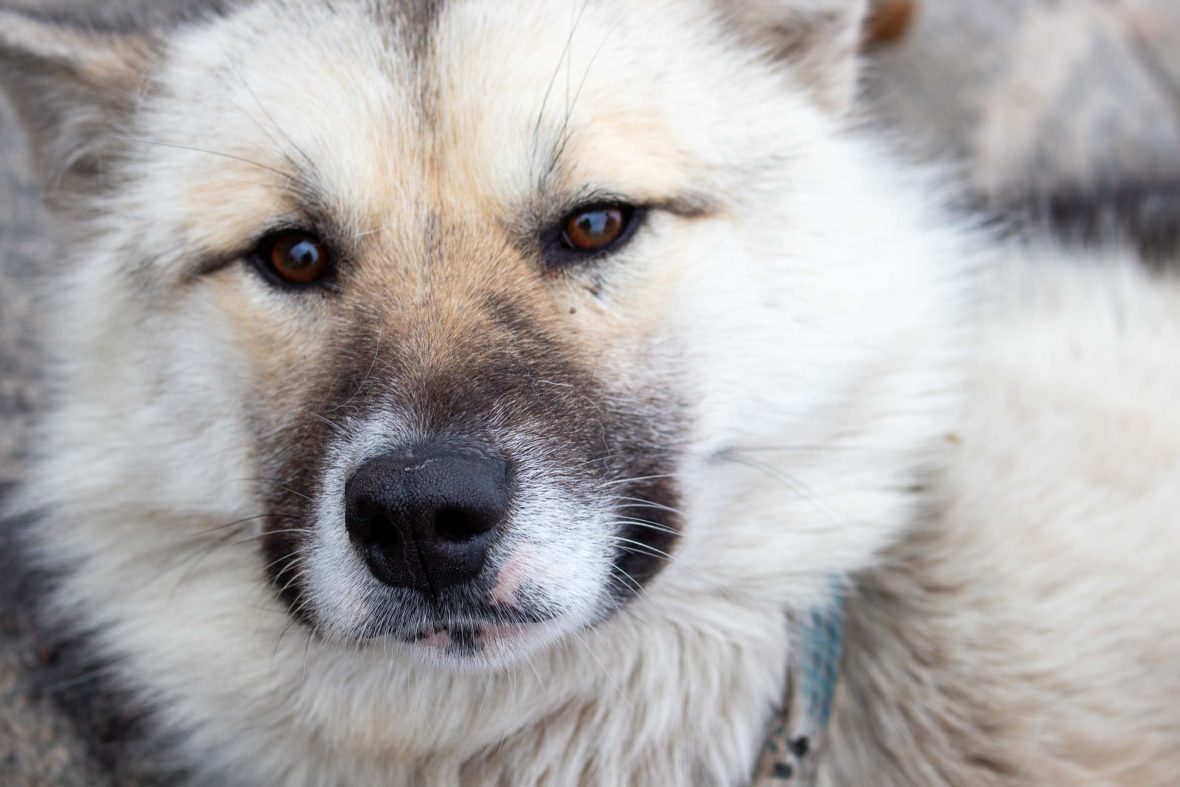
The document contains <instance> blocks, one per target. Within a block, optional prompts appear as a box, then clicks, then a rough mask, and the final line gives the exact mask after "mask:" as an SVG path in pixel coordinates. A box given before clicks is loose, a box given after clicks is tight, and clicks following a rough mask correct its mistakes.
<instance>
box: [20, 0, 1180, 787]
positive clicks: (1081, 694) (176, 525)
mask: <svg viewBox="0 0 1180 787" xmlns="http://www.w3.org/2000/svg"><path fill="white" fill-rule="evenodd" d="M862 6H863V3H861V2H857V0H724V2H723V1H722V0H676V1H675V2H673V1H672V0H586V1H585V2H543V3H542V2H524V0H257V1H256V2H253V3H250V4H246V5H242V6H226V7H223V8H210V9H209V10H208V11H207V12H206V13H204V14H202V15H200V16H199V17H196V18H193V19H192V20H191V21H190V22H189V23H187V24H186V25H184V26H183V27H182V28H181V29H179V30H177V31H175V32H172V33H169V34H167V35H164V34H157V33H152V32H143V31H136V30H134V29H122V28H118V27H114V26H108V27H105V28H104V27H101V26H92V27H86V28H81V27H76V26H70V25H66V24H62V23H60V22H56V21H54V20H51V19H47V18H45V17H37V16H36V15H30V14H24V13H17V12H5V13H3V14H2V15H0V68H2V71H0V80H2V81H3V83H4V85H5V87H6V90H7V92H8V94H9V96H10V97H11V99H12V102H13V104H14V106H15V107H16V108H17V111H18V114H19V115H20V117H21V118H22V120H23V122H24V125H25V127H26V128H27V130H28V135H29V139H30V143H31V150H32V155H33V157H34V160H35V162H36V165H37V169H38V172H39V173H40V176H41V178H42V182H43V183H44V184H45V189H46V192H47V195H48V198H49V199H50V201H51V202H52V204H53V205H54V207H55V210H56V215H57V216H58V217H60V218H59V220H60V222H61V224H62V226H63V228H64V229H63V231H65V232H68V233H69V234H70V235H71V237H72V238H73V249H74V253H73V254H72V257H71V260H72V261H71V263H70V264H68V265H63V266H62V269H61V270H60V272H59V273H57V274H56V275H55V276H54V277H53V281H52V289H53V293H52V295H51V299H52V300H51V304H52V312H51V313H52V315H53V319H52V321H51V322H52V328H51V336H50V337H48V339H47V343H48V346H49V347H50V349H51V354H52V357H53V359H54V360H53V363H52V368H51V370H50V372H49V373H50V376H51V380H52V381H53V392H54V393H53V397H52V402H51V403H50V405H49V408H48V413H47V415H46V416H45V418H44V419H43V422H42V424H41V427H40V431H39V432H38V437H37V440H36V451H35V454H36V455H35V457H34V459H33V461H32V466H31V468H30V470H29V473H28V478H27V480H26V481H25V482H24V483H23V485H22V488H21V490H20V492H19V493H18V499H17V503H16V506H15V507H14V510H19V511H20V512H23V515H24V516H25V517H26V518H31V519H32V524H31V525H30V527H29V528H28V530H27V533H26V534H25V535H26V537H27V541H28V548H29V549H28V551H29V555H30V559H31V560H33V561H35V562H36V563H37V564H38V565H39V566H40V567H42V568H43V569H44V571H45V572H46V573H47V574H48V575H49V576H51V577H52V588H51V591H50V593H49V595H48V598H47V599H46V601H45V611H44V614H45V620H46V621H47V622H46V624H45V625H46V626H51V627H54V628H56V629H59V630H61V631H67V632H70V633H71V636H76V637H78V638H81V639H83V640H84V641H85V642H86V643H87V644H86V647H87V648H88V649H89V650H90V652H91V653H92V655H93V656H94V657H95V658H96V659H99V660H101V662H102V663H103V665H104V667H103V670H102V674H103V676H104V679H105V680H106V681H108V682H109V683H110V684H111V685H112V686H114V687H116V688H117V689H118V690H119V692H121V694H122V696H123V697H124V698H125V702H126V704H127V708H128V710H129V712H131V713H133V714H135V715H137V716H141V717H142V718H143V720H144V723H143V725H142V735H143V743H142V748H141V750H140V751H141V752H151V753H152V754H153V756H154V757H155V759H156V760H157V765H159V767H160V768H161V772H162V773H163V772H167V773H169V774H171V776H169V777H168V779H170V780H172V781H183V782H185V783H190V784H241V785H377V784H381V785H448V784H461V785H473V786H477V787H478V786H482V785H486V786H488V787H491V786H493V785H507V784H512V785H574V784H583V785H657V784H663V785H727V786H728V785H732V786H734V787H738V786H740V785H747V784H750V782H751V780H752V779H753V778H755V776H756V769H757V768H758V767H759V763H760V761H763V760H764V758H765V756H766V752H765V751H764V749H765V748H766V743H765V742H766V740H767V737H768V734H769V732H770V731H771V730H772V729H773V728H774V726H775V720H776V719H777V718H779V714H780V712H781V709H782V707H783V704H784V697H787V698H788V699H787V700H786V703H787V705H790V703H791V702H792V701H794V700H792V699H791V697H792V696H793V697H795V699H797V698H798V696H799V695H798V693H797V692H795V693H793V692H792V691H791V690H789V687H790V686H792V685H793V683H794V682H798V681H802V682H801V683H799V685H800V686H804V687H806V686H807V685H808V680H809V673H808V671H807V666H806V664H805V660H804V659H802V658H801V657H800V653H801V652H802V651H801V648H802V645H801V644H800V643H801V642H802V639H801V638H800V636H799V632H800V630H801V623H800V622H801V621H803V622H805V621H807V620H809V619H812V618H811V617H809V616H813V615H814V614H817V612H816V611H823V610H828V611H829V612H830V611H831V610H833V609H835V610H837V613H836V614H835V615H834V616H833V615H832V614H828V613H824V615H823V616H821V618H822V619H825V620H828V621H829V622H830V621H832V620H835V621H836V629H837V632H838V633H837V635H836V637H837V639H838V640H839V645H838V652H836V653H835V654H833V652H832V650H833V649H832V648H828V649H827V653H826V656H825V657H826V658H827V659H828V660H829V661H833V659H834V660H835V661H834V662H833V663H838V673H836V674H835V677H834V678H833V680H834V684H833V683H832V682H830V681H829V682H827V683H826V684H825V685H822V686H821V687H820V688H821V693H822V694H826V695H830V697H827V698H826V699H824V700H823V701H822V702H821V703H820V707H819V710H818V714H817V715H818V716H819V717H820V719H819V725H820V727H822V729H819V728H817V729H816V730H815V732H816V733H817V734H819V733H822V734H823V746H822V747H818V746H815V747H812V746H809V744H808V741H807V740H806V739H800V738H795V739H793V740H791V741H790V748H792V749H793V751H792V755H791V756H792V757H793V758H794V760H792V762H785V761H781V758H779V759H777V760H776V758H775V757H772V758H771V760H772V761H773V762H772V767H771V769H770V773H769V775H768V776H766V778H767V779H770V780H771V781H770V782H765V783H772V782H773V783H783V782H787V783H790V782H791V781H792V779H794V778H798V777H799V772H793V771H792V768H791V766H792V764H793V765H795V766H798V765H799V761H801V760H806V761H808V762H810V763H811V764H810V765H808V766H807V768H809V769H810V771H811V772H812V773H813V774H814V777H815V778H816V779H817V780H818V781H817V783H819V784H823V785H867V784H874V785H980V786H982V785H1047V784H1055V785H1056V784H1059V785H1083V784H1094V785H1098V784H1125V785H1164V784H1171V783H1173V782H1174V780H1175V773H1176V772H1177V771H1178V769H1180V754H1178V753H1177V752H1178V751H1180V748H1178V747H1177V746H1176V743H1177V740H1178V739H1180V710H1178V709H1177V708H1178V707H1180V703H1177V701H1176V700H1177V699H1180V670H1178V669H1177V667H1176V665H1177V664H1178V663H1180V616H1178V615H1177V614H1176V610H1177V609H1180V575H1178V574H1177V572H1176V566H1177V565H1178V562H1177V561H1180V524H1178V523H1177V522H1176V521H1175V518H1176V512H1177V511H1180V483H1178V481H1180V419H1178V418H1177V416H1176V415H1175V402H1176V401H1177V395H1180V364H1178V363H1177V362H1176V357H1175V348H1176V347H1177V346H1178V345H1180V308H1178V307H1180V287H1178V285H1177V283H1176V281H1175V280H1174V278H1171V277H1169V276H1168V275H1166V274H1153V273H1150V272H1149V271H1148V270H1147V269H1146V267H1145V266H1142V265H1140V264H1139V262H1138V260H1137V259H1136V258H1135V255H1134V254H1133V253H1131V252H1130V251H1127V250H1125V249H1121V248H1119V247H1117V246H1107V247H1103V246H1100V245H1098V246H1094V247H1092V248H1091V249H1090V250H1088V251H1066V250H1064V249H1063V248H1061V247H1059V246H1057V245H1055V244H1053V243H1052V242H1051V241H1047V240H1045V241H1022V240H1012V239H1009V240H1001V239H997V238H994V237H992V236H991V235H989V234H988V233H987V232H985V231H983V230H980V229H979V228H977V227H975V226H974V225H973V222H972V221H971V220H970V219H969V218H966V217H963V216H961V215H957V214H956V213H955V212H954V211H952V210H950V209H949V208H948V207H947V205H948V200H947V199H946V198H944V196H942V195H944V194H945V193H946V192H945V191H944V188H943V185H942V184H941V182H940V176H939V175H938V174H937V173H931V172H928V171H926V170H924V169H922V168H920V167H916V166H914V165H912V164H907V163H905V162H903V161H900V160H898V159H897V158H895V157H894V156H893V155H892V154H891V153H890V152H889V151H888V147H887V144H886V143H885V142H883V141H881V140H880V139H877V138H875V137H874V136H873V135H872V134H871V133H866V132H865V131H863V130H858V128H857V123H856V122H855V108H854V107H853V96H854V92H855V90H854V88H855V82H856V74H857V57H856V52H857V49H858V47H859V43H860V32H859V31H860V29H861V24H862V21H863V14H864V8H863V7H862ZM804 690H805V689H804ZM808 749H811V751H808ZM809 758H810V759H809ZM800 772H801V771H800Z"/></svg>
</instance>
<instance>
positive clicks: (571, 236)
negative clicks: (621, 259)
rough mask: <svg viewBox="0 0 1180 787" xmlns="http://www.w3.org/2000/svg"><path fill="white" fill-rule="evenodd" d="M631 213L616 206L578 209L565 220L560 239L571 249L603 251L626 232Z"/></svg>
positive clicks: (590, 251) (591, 251)
mask: <svg viewBox="0 0 1180 787" xmlns="http://www.w3.org/2000/svg"><path fill="white" fill-rule="evenodd" d="M631 213H632V211H631V210H629V209H627V208H623V207H617V206H616V207H602V208H590V209H588V210H580V211H578V212H576V213H574V214H572V215H571V216H570V217H569V218H567V219H566V220H565V227H564V229H563V231H562V235H561V241H562V243H563V244H564V245H565V246H566V248H568V249H570V250H571V251H580V252H589V253H593V252H597V251H605V250H606V249H607V248H609V247H610V246H611V245H613V244H614V243H616V242H617V241H618V240H619V239H620V238H622V237H623V235H624V234H625V233H626V231H627V225H628V223H629V220H630V218H631Z"/></svg>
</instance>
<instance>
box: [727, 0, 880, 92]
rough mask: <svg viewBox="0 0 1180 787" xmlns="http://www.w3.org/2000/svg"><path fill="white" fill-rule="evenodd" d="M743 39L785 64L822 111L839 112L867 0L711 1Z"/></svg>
mask: <svg viewBox="0 0 1180 787" xmlns="http://www.w3.org/2000/svg"><path fill="white" fill-rule="evenodd" d="M714 2H715V3H716V5H717V7H718V8H719V9H720V11H721V13H722V14H723V15H724V16H725V18H726V19H727V20H728V21H729V22H730V23H731V24H732V25H733V26H734V27H735V28H736V30H737V32H738V33H739V35H741V36H742V37H743V38H744V39H745V40H747V41H749V42H751V43H753V44H755V45H757V46H759V47H761V48H763V49H764V50H765V51H766V52H767V54H768V55H769V56H771V57H773V58H775V59H776V60H781V61H783V62H785V63H788V64H789V65H790V67H791V69H792V70H793V72H794V73H795V74H796V75H797V76H798V78H799V80H800V82H801V83H802V84H803V85H804V86H805V87H806V88H808V89H809V90H811V92H812V94H813V95H814V96H815V98H816V99H817V100H818V101H819V102H820V104H821V105H823V106H824V107H825V108H827V109H829V110H832V111H834V112H844V111H846V110H847V109H848V107H849V106H851V104H852V99H853V97H854V95H855V93H856V79H857V73H858V68H857V65H858V64H857V52H858V51H859V48H860V40H861V26H862V24H863V22H864V18H865V15H866V13H867V7H868V2H867V0H714Z"/></svg>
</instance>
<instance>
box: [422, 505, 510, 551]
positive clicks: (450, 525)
mask: <svg viewBox="0 0 1180 787" xmlns="http://www.w3.org/2000/svg"><path fill="white" fill-rule="evenodd" d="M495 526H496V517H494V516H489V515H487V514H483V513H480V512H478V511H471V510H469V509H462V508H441V509H439V511H438V513H436V514H435V515H434V534H435V535H436V536H437V537H438V538H439V539H441V540H443V541H449V542H451V543H454V544H461V543H463V542H464V541H470V540H471V539H473V538H475V537H476V536H480V535H483V534H484V533H486V532H488V531H489V530H491V529H492V528H493V527H495Z"/></svg>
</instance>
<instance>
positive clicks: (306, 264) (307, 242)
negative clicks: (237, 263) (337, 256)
mask: <svg viewBox="0 0 1180 787" xmlns="http://www.w3.org/2000/svg"><path fill="white" fill-rule="evenodd" d="M255 256H256V258H257V260H258V263H259V265H260V266H261V267H262V268H263V270H264V271H265V272H266V273H268V274H269V275H270V276H271V277H272V278H276V279H279V280H281V281H282V282H283V283H284V284H289V285H294V286H296V287H305V286H309V285H312V284H316V283H317V282H319V281H321V280H323V279H325V278H326V277H327V276H328V275H329V274H330V273H331V272H332V253H331V250H330V249H329V248H328V246H327V244H325V243H324V242H323V241H322V240H321V239H320V238H318V237H317V236H316V235H314V234H312V233H311V232H308V231H306V230H286V231H283V232H276V233H273V234H271V235H268V236H267V237H265V238H263V239H262V242H261V243H259V244H258V248H257V251H256V253H255Z"/></svg>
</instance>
